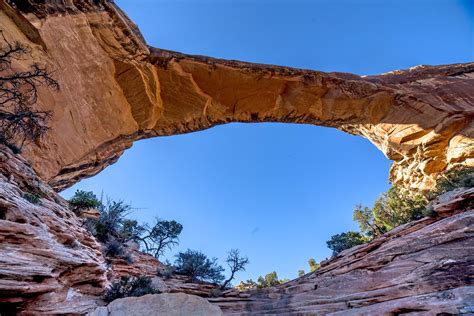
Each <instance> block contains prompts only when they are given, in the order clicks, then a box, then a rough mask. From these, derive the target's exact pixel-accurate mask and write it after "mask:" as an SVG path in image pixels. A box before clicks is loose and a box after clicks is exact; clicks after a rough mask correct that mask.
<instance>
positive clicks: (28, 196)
mask: <svg viewBox="0 0 474 316" xmlns="http://www.w3.org/2000/svg"><path fill="white" fill-rule="evenodd" d="M22 196H23V198H24V199H25V200H27V201H28V202H30V203H31V204H35V205H39V204H40V203H41V197H40V196H39V195H38V194H36V193H30V192H23V194H22Z"/></svg>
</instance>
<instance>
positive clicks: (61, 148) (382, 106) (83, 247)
mask: <svg viewBox="0 0 474 316" xmlns="http://www.w3.org/2000/svg"><path fill="white" fill-rule="evenodd" d="M0 29H1V30H3V31H4V34H5V36H6V37H7V38H8V39H10V40H19V41H21V42H24V43H27V44H28V45H29V46H30V47H31V48H32V51H31V54H30V58H28V59H25V60H22V61H21V62H20V63H18V64H17V65H15V67H18V68H22V67H26V66H27V65H29V64H30V63H31V62H33V61H35V62H38V63H39V64H41V65H45V66H48V67H49V68H50V69H52V70H54V71H55V73H54V74H55V77H56V78H57V79H58V81H59V83H60V85H61V91H60V92H58V93H52V92H50V91H48V90H44V89H43V90H41V91H40V99H39V103H38V108H40V109H43V110H52V111H53V113H54V115H53V118H52V121H51V128H52V129H51V133H49V135H48V137H47V138H46V139H44V140H43V141H42V142H38V143H35V144H30V145H29V146H28V147H27V148H25V156H26V159H27V160H24V159H22V158H20V157H18V156H13V155H12V154H11V153H10V152H9V151H8V150H5V149H4V148H1V149H0V241H1V242H0V276H1V277H0V307H1V310H2V312H3V311H7V312H10V311H14V309H15V308H16V307H18V306H21V310H22V311H23V312H24V313H27V314H34V315H36V314H41V313H43V314H52V313H84V312H86V311H89V310H91V309H93V308H95V307H96V306H97V305H98V304H100V303H101V302H100V300H99V295H100V294H101V293H102V292H103V290H104V288H105V286H106V284H107V276H108V277H109V278H111V279H113V278H116V277H117V276H119V275H121V274H134V273H139V272H140V271H142V272H143V273H145V274H149V275H152V274H153V272H154V270H155V268H156V266H157V265H159V263H157V262H155V261H154V260H152V259H151V258H150V257H146V256H139V257H137V258H135V259H136V261H135V266H125V265H124V264H123V263H120V262H114V263H113V265H112V268H111V269H109V271H108V273H107V269H106V265H105V262H104V259H103V256H102V255H101V253H100V245H99V244H98V243H97V242H96V241H95V240H94V239H93V238H92V237H91V236H90V234H89V233H88V232H87V231H86V230H85V229H83V228H81V227H80V226H81V225H80V221H79V219H78V218H77V217H76V216H75V215H74V214H73V213H72V212H70V211H69V210H68V209H67V206H66V204H65V201H64V200H63V199H62V198H61V197H60V196H58V195H57V194H56V193H55V192H54V191H53V189H52V188H51V187H53V188H54V189H56V190H59V189H61V188H64V187H67V186H70V185H72V184H73V183H75V182H77V181H78V180H80V179H81V178H83V177H87V176H90V175H93V174H96V173H97V172H99V171H101V170H102V169H103V168H105V167H107V166H108V165H110V164H112V163H113V162H115V161H116V160H117V159H118V157H119V156H120V155H121V154H122V153H123V151H124V150H125V149H126V148H128V147H130V146H131V145H132V143H133V141H134V140H137V139H140V138H145V137H154V136H162V135H173V134H178V133H186V132H192V131H196V130H200V129H204V128H209V127H212V126H214V125H216V124H224V123H229V122H293V123H308V124H315V125H322V126H329V127H334V128H338V129H341V130H343V131H346V132H350V133H354V134H358V135H361V136H363V137H367V138H368V139H370V140H371V141H372V142H373V143H374V144H375V145H376V146H377V147H378V148H380V149H381V150H382V151H383V152H384V153H385V154H386V155H387V157H389V158H390V159H392V160H394V165H393V167H392V170H391V179H392V180H393V181H394V182H397V183H403V184H405V185H407V186H413V187H419V188H428V187H429V186H430V185H431V184H432V183H433V179H434V178H435V177H436V176H437V174H438V173H439V172H440V171H442V170H444V169H446V168H450V167H452V166H454V165H456V164H467V165H472V164H473V160H474V159H473V158H474V157H473V153H474V146H473V142H472V138H473V135H474V120H473V116H474V112H473V111H474V110H473V103H474V102H473V100H474V63H470V64H462V65H447V66H436V67H416V68H413V69H410V70H406V71H396V72H392V73H389V74H385V75H380V76H368V77H361V76H357V75H352V74H343V73H322V72H316V71H306V70H299V69H291V68H286V67H277V66H269V65H256V64H249V63H243V62H237V61H225V60H218V59H212V58H207V57H198V56H189V55H183V54H179V53H174V52H168V51H164V50H159V49H154V48H149V47H148V46H147V45H146V44H145V42H144V40H143V38H142V37H141V35H140V33H139V32H138V30H137V29H136V27H135V26H134V25H133V23H131V22H130V21H129V20H128V19H127V17H126V16H125V15H124V14H123V13H122V12H121V11H120V10H119V9H118V8H117V7H116V6H115V5H114V4H113V3H111V2H109V1H104V0H99V1H93V0H81V1H79V0H66V1H54V0H45V1H30V0H22V1H19V0H17V1H6V0H0ZM27 161H29V162H30V163H31V167H30V166H29V163H28V162H27ZM33 169H34V170H33ZM37 174H38V176H37ZM42 179H43V180H45V181H43V180H42ZM46 182H48V183H49V184H50V185H51V186H49V185H48V184H47V183H46ZM26 192H27V193H30V194H37V195H39V196H40V197H41V199H40V204H34V203H31V202H29V201H28V200H27V198H26V197H27V196H25V195H24V193H26ZM450 194H451V195H449V196H444V197H443V198H442V199H440V200H438V201H437V203H436V204H435V205H434V206H435V209H436V210H437V211H438V212H439V214H440V216H438V217H436V218H428V219H423V220H420V221H418V222H415V223H411V224H408V225H405V226H403V227H399V228H397V229H395V230H393V231H391V232H389V233H388V234H386V235H384V236H382V237H380V238H378V239H376V240H374V241H373V242H371V243H370V244H367V245H363V246H360V247H358V248H354V249H351V250H348V251H346V252H344V253H342V254H341V255H340V256H338V257H337V258H335V259H334V260H331V261H329V262H326V263H324V264H323V266H322V268H321V269H320V270H318V271H317V272H315V273H312V274H308V275H305V276H304V277H302V278H299V279H297V280H294V281H291V282H289V283H286V284H284V285H281V286H279V287H276V288H272V289H268V290H262V291H250V292H246V293H237V292H233V291H231V292H228V293H226V294H225V296H224V297H221V298H209V300H210V301H212V302H213V303H215V304H218V305H219V306H220V307H221V308H222V309H223V310H224V312H225V313H229V314H246V313H253V314H265V313H271V314H274V313H286V314H287V313H294V314H295V313H296V314H297V313H306V312H312V313H316V312H319V313H321V314H324V313H330V312H334V313H346V314H380V315H383V314H387V313H392V314H393V313H395V314H396V313H408V312H419V313H428V314H434V313H441V312H445V313H462V312H468V311H470V310H474V307H473V305H474V302H473V297H472V296H473V294H472V293H473V287H472V286H473V283H474V281H473V278H472V276H473V275H474V270H473V269H474V258H473V255H474V249H473V248H474V231H473V227H474V225H473V224H474V210H472V207H473V206H472V194H473V192H472V190H471V191H465V190H464V191H461V190H460V191H459V192H454V193H450ZM30 200H31V196H30ZM462 211H464V212H462ZM161 285H163V288H167V290H169V291H170V292H186V293H194V294H199V295H201V296H205V297H209V296H210V291H211V290H212V288H211V287H209V286H208V285H202V284H199V285H196V284H192V283H187V280H186V278H183V277H179V276H173V277H172V278H170V279H169V280H164V281H163V282H162V283H161ZM166 295H168V294H166ZM174 302H179V300H175V301H174ZM116 304H118V303H116ZM124 308H128V306H125V307H124ZM137 310H138V309H137ZM101 311H102V312H104V311H106V312H107V314H108V313H109V309H108V308H106V310H104V309H101Z"/></svg>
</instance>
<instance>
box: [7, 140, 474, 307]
mask: <svg viewBox="0 0 474 316" xmlns="http://www.w3.org/2000/svg"><path fill="white" fill-rule="evenodd" d="M32 195H35V196H37V197H38V198H37V199H34V198H32ZM473 207H474V188H471V189H458V190H456V191H452V192H448V193H446V194H445V195H443V196H441V198H439V199H438V200H437V201H436V202H435V203H434V204H433V210H434V212H435V214H436V216H433V217H427V218H424V219H421V220H418V221H416V222H412V223H409V224H405V225H402V226H400V227H398V228H395V229H393V230H392V231H390V232H388V233H386V234H384V235H383V236H381V237H379V238H376V239H374V240H373V241H372V242H370V243H368V244H365V245H361V246H357V247H355V248H351V249H349V250H346V251H344V252H342V253H340V254H339V255H338V256H336V257H334V258H332V259H330V260H328V261H325V262H322V264H321V268H320V269H318V270H317V271H315V272H312V273H309V274H306V275H305V276H303V277H300V278H298V279H296V280H293V281H290V282H288V283H285V284H282V285H280V286H277V287H272V288H268V289H261V290H250V291H248V292H238V291H236V290H230V291H226V292H224V293H222V295H220V296H219V297H213V295H214V286H212V285H210V284H203V283H191V282H190V281H189V279H188V278H187V277H185V276H180V275H171V276H169V277H165V278H160V277H157V275H156V274H157V273H156V271H157V269H159V268H160V267H162V264H161V263H159V262H158V261H157V260H156V259H154V258H153V257H151V256H149V255H146V254H142V253H140V252H137V251H133V253H132V255H131V258H132V263H127V262H126V261H124V260H120V259H116V260H112V261H111V262H109V263H107V262H106V260H105V258H104V256H103V254H102V252H101V245H100V244H99V243H98V242H97V241H96V240H95V239H94V238H93V237H92V236H91V235H90V233H89V232H88V231H87V230H86V229H85V228H84V227H82V221H81V219H80V218H78V217H77V216H76V215H75V214H74V213H73V212H72V211H71V210H69V208H68V206H67V203H66V201H64V200H63V199H62V198H61V197H60V196H59V195H58V194H57V193H56V192H54V190H53V189H52V188H51V187H50V186H49V185H48V184H47V183H45V182H43V181H42V180H41V179H40V178H39V177H37V176H36V175H35V173H34V171H33V170H32V168H31V167H30V166H29V163H28V162H27V161H26V160H25V159H23V158H21V157H20V156H18V155H14V154H13V153H12V152H11V151H10V150H9V149H7V148H5V147H0V312H1V313H2V315H3V314H5V315H15V314H17V313H18V314H24V315H51V314H74V315H77V314H85V313H86V312H91V311H93V310H94V309H95V308H96V307H98V306H102V305H104V302H103V301H102V300H101V297H102V294H103V292H104V290H105V288H106V286H107V285H108V284H109V282H110V281H112V280H116V279H118V278H119V277H120V276H122V275H134V276H139V275H148V276H151V277H154V279H153V283H154V285H156V286H157V288H159V289H160V291H161V292H164V293H171V294H173V293H186V294H191V295H198V296H201V297H205V298H206V299H207V300H208V301H209V302H211V303H212V304H215V305H217V306H219V307H220V308H221V309H222V311H223V312H224V314H229V315H251V314H253V315H263V314H273V315H274V314H284V315H288V314H290V315H302V314H310V315H313V314H317V315H318V314H321V315H326V314H331V313H335V314H337V313H342V314H345V315H346V314H347V315H394V314H397V313H398V314H400V313H408V312H417V313H421V314H422V315H423V313H424V314H426V315H434V314H437V313H450V314H462V313H466V314H469V313H470V312H474V278H473V276H474V229H473V227H474V208H473ZM127 302H129V303H130V304H134V301H133V300H128V301H127ZM140 302H141V300H137V301H136V302H135V303H136V304H140ZM138 307H139V306H137V308H138Z"/></svg>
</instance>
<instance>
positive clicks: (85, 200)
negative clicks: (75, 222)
mask: <svg viewBox="0 0 474 316" xmlns="http://www.w3.org/2000/svg"><path fill="white" fill-rule="evenodd" d="M100 205H101V202H100V201H99V200H98V199H97V196H96V195H95V194H94V193H93V192H91V191H82V190H77V191H76V192H75V193H74V196H73V197H72V198H71V199H70V200H69V207H70V208H71V210H72V211H73V212H74V213H76V214H78V215H79V213H80V211H81V210H86V209H89V208H98V207H99V206H100Z"/></svg>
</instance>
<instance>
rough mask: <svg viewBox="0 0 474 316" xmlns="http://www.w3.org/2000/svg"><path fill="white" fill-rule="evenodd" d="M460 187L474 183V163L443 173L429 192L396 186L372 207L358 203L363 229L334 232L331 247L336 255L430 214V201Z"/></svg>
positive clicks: (357, 216) (355, 216)
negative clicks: (473, 165) (424, 192)
mask: <svg viewBox="0 0 474 316" xmlns="http://www.w3.org/2000/svg"><path fill="white" fill-rule="evenodd" d="M461 187H464V188H472V187H474V168H473V167H464V166H463V167H455V168H452V169H450V170H448V171H446V172H444V173H442V174H441V175H440V177H439V179H438V181H437V182H436V185H435V186H434V188H433V189H432V190H431V191H429V192H427V193H426V194H422V193H419V192H413V191H410V190H407V189H404V188H402V187H399V186H393V187H391V188H390V189H389V190H388V191H387V192H385V193H383V194H382V195H381V196H380V197H379V198H378V199H377V200H376V201H375V203H374V205H373V206H372V207H366V206H362V205H358V206H356V207H355V209H354V213H353V219H354V220H355V221H356V222H357V223H358V224H359V229H360V232H353V231H349V232H343V233H340V234H336V235H333V236H331V238H330V240H328V241H327V245H328V248H329V249H331V250H332V251H333V255H337V254H339V253H340V252H341V251H343V250H345V249H349V248H352V247H354V246H356V245H361V244H364V243H367V242H369V241H371V240H373V239H374V238H376V237H379V236H381V235H383V234H385V233H386V232H388V231H390V230H392V229H393V228H395V227H397V226H400V225H403V224H406V223H409V222H411V221H414V220H418V219H421V218H423V217H425V216H431V215H433V214H432V208H431V206H430V202H431V201H433V200H434V199H436V198H437V197H438V196H440V195H441V194H443V193H446V192H449V191H452V190H454V189H456V188H461Z"/></svg>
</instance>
